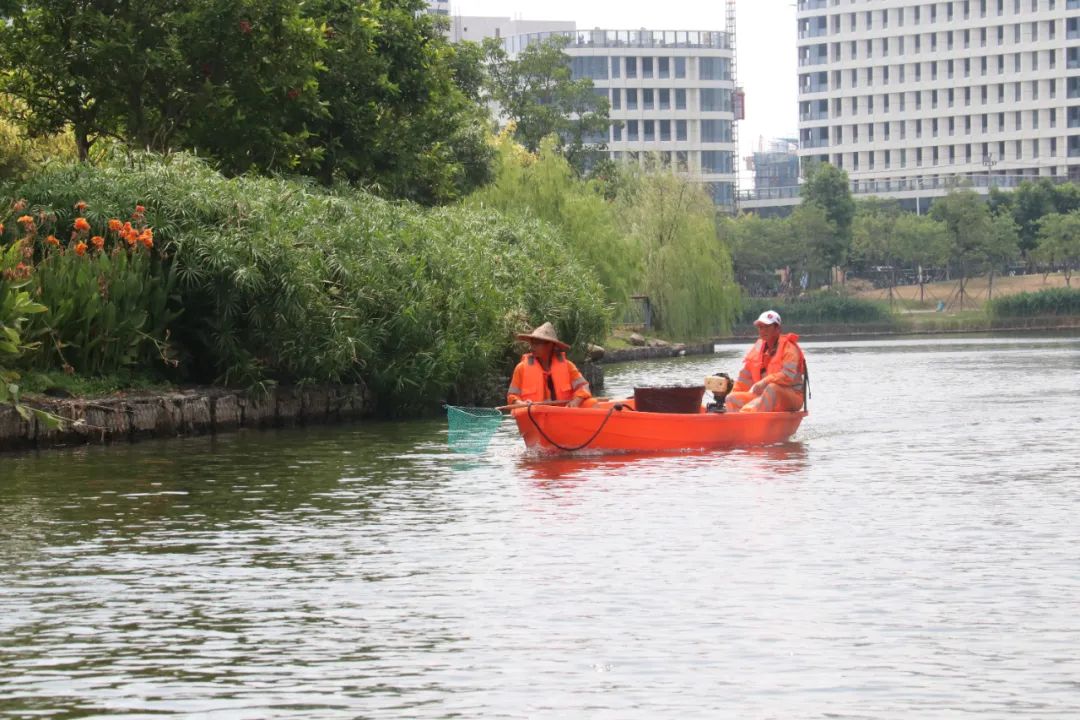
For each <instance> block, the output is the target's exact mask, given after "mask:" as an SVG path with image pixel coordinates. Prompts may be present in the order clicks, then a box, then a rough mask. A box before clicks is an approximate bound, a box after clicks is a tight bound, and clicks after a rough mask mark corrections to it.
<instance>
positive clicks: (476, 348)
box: [18, 156, 610, 411]
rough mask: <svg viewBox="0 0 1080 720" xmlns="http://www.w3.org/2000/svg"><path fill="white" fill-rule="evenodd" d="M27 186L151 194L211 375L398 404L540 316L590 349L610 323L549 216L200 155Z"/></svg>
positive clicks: (132, 197) (193, 341)
mask: <svg viewBox="0 0 1080 720" xmlns="http://www.w3.org/2000/svg"><path fill="white" fill-rule="evenodd" d="M18 193H19V196H20V197H26V198H27V199H28V200H29V201H30V202H31V203H34V204H37V205H40V206H43V207H46V206H47V207H52V208H70V207H72V206H73V205H74V203H76V202H77V201H79V200H81V199H86V201H87V202H88V203H89V209H88V210H87V212H86V217H87V218H88V219H89V220H90V221H91V222H92V223H95V224H96V223H98V222H100V221H102V220H107V218H109V217H113V216H116V214H117V213H118V212H119V211H120V209H123V208H130V207H132V206H134V205H135V204H144V205H145V206H146V221H147V222H148V223H149V224H150V225H152V226H153V227H154V242H155V244H156V245H157V246H158V247H160V248H161V249H162V250H163V251H165V252H166V254H167V255H168V256H169V263H170V268H171V272H173V273H175V276H176V295H177V298H176V301H175V302H174V303H172V304H170V305H169V307H170V308H171V309H173V310H175V311H178V312H179V313H180V314H179V315H178V317H177V318H176V319H175V321H174V322H173V323H172V325H171V328H172V338H171V341H170V342H171V344H172V346H173V348H174V350H175V352H176V353H177V358H178V359H179V360H180V363H181V367H180V370H181V371H183V373H184V376H185V377H186V378H187V379H190V380H194V381H198V382H211V381H217V382H222V383H226V384H230V385H243V386H250V385H254V384H258V383H263V382H281V383H297V382H350V381H356V380H363V381H367V382H368V383H370V384H371V385H372V386H373V388H374V389H375V390H376V392H377V393H378V394H379V397H380V399H381V400H383V402H384V403H385V405H386V409H388V410H392V411H401V410H409V409H416V408H419V407H422V406H424V405H428V406H430V405H434V404H435V403H436V402H437V401H439V400H443V399H453V398H454V397H455V396H456V395H457V394H459V393H463V392H465V391H466V390H467V389H469V388H472V387H476V386H478V385H480V384H483V383H485V382H486V380H487V379H488V378H489V377H490V376H491V375H492V374H493V373H496V372H498V371H501V370H504V369H505V366H506V365H507V364H509V363H510V361H511V356H510V348H511V338H512V336H513V333H514V332H516V331H519V330H521V329H523V328H524V327H526V326H529V325H534V324H538V323H539V322H540V321H541V320H544V319H549V320H552V321H553V322H555V324H556V325H557V327H558V328H559V332H560V334H561V335H562V336H563V337H564V338H565V339H566V340H567V341H568V342H572V343H574V345H575V350H576V351H580V349H581V348H583V346H584V344H585V342H587V341H589V340H594V339H599V338H601V337H603V336H604V334H605V332H606V330H607V327H608V324H609V321H610V320H609V316H608V309H607V306H606V304H605V302H604V295H603V291H602V288H601V286H600V284H599V283H598V281H597V280H596V278H595V276H594V275H593V274H592V273H591V272H589V271H588V270H587V269H584V268H585V267H586V266H585V265H583V264H582V263H580V262H577V260H578V259H577V257H576V255H575V253H574V251H573V250H572V249H570V248H568V247H566V245H565V244H564V243H563V241H562V239H561V237H560V236H559V235H558V234H557V232H556V231H555V230H554V229H552V228H551V227H550V226H548V225H546V224H543V223H540V222H538V221H530V220H523V219H508V218H505V217H503V216H500V215H498V214H496V213H494V212H491V211H482V210H469V209H462V208H444V209H437V210H423V209H420V208H418V207H416V206H413V205H408V204H392V203H389V202H386V201H383V200H379V199H377V198H375V197H373V196H371V195H369V194H366V193H362V192H357V191H354V190H350V189H345V188H340V189H336V190H324V189H321V188H317V187H315V186H313V185H311V184H309V183H305V182H298V181H287V180H281V179H267V178H251V177H243V178H237V179H231V180H227V179H225V178H223V177H222V176H221V175H219V174H218V173H216V172H214V171H213V170H212V169H210V168H208V167H206V166H205V165H204V164H203V163H201V162H198V161H196V160H194V159H192V158H190V157H187V156H173V157H172V158H170V159H169V160H162V159H159V158H154V157H142V158H138V159H137V161H136V164H135V166H134V167H122V166H120V165H116V164H107V165H105V166H103V167H98V168H94V167H88V166H80V165H62V166H61V165H57V166H52V167H49V168H46V169H45V170H44V171H42V172H41V173H39V174H38V175H36V176H35V177H33V178H31V179H30V180H29V181H28V182H27V183H25V184H24V185H23V186H22V187H20V188H19V189H18ZM57 212H58V222H61V223H62V222H65V221H66V220H67V218H66V217H64V216H62V213H60V212H59V211H57ZM568 261H569V265H570V266H571V267H573V268H575V269H574V271H573V272H567V271H566V270H565V269H564V268H565V267H566V266H567V264H568Z"/></svg>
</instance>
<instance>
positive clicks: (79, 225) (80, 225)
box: [75, 217, 90, 232]
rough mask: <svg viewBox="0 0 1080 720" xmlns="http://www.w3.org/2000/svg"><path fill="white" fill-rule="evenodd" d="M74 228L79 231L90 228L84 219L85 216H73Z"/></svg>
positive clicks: (85, 230)
mask: <svg viewBox="0 0 1080 720" xmlns="http://www.w3.org/2000/svg"><path fill="white" fill-rule="evenodd" d="M75 229H76V230H78V231H79V232H87V231H88V230H89V229H90V223H89V222H87V221H86V218H81V217H80V218H75Z"/></svg>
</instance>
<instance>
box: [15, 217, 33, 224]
mask: <svg viewBox="0 0 1080 720" xmlns="http://www.w3.org/2000/svg"><path fill="white" fill-rule="evenodd" d="M15 222H17V223H19V224H20V225H33V224H34V218H32V217H30V216H29V215H21V216H20V217H19V219H18V220H16V221H15Z"/></svg>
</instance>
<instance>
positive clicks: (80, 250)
mask: <svg viewBox="0 0 1080 720" xmlns="http://www.w3.org/2000/svg"><path fill="white" fill-rule="evenodd" d="M75 254H76V255H80V256H81V255H85V254H86V243H84V242H79V243H76V244H75Z"/></svg>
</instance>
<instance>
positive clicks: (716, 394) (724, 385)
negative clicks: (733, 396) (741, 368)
mask: <svg viewBox="0 0 1080 720" xmlns="http://www.w3.org/2000/svg"><path fill="white" fill-rule="evenodd" d="M733 387H735V381H734V380H732V379H731V376H730V375H728V374H727V373H723V372H721V373H716V374H715V375H709V376H708V377H706V378H705V389H706V390H708V391H709V392H711V393H712V394H713V400H714V402H711V403H709V404H708V405H706V406H705V412H712V413H722V412H724V399H725V398H726V397H727V396H728V393H730V392H731V389H732V388H733Z"/></svg>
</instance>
